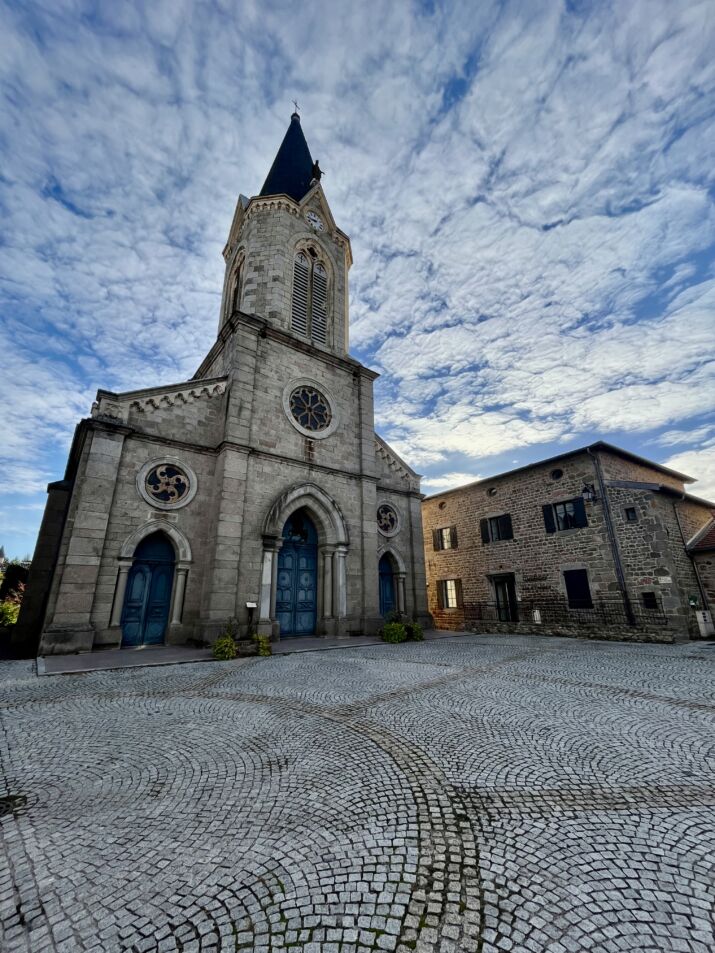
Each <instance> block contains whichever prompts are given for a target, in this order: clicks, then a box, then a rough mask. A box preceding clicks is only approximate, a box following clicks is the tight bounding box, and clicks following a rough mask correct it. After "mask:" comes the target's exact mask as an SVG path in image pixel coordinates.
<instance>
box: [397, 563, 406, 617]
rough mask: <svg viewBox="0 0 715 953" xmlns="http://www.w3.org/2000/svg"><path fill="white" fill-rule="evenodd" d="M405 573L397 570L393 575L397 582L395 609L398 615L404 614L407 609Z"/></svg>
mask: <svg viewBox="0 0 715 953" xmlns="http://www.w3.org/2000/svg"><path fill="white" fill-rule="evenodd" d="M405 575H406V573H404V572H398V573H396V574H395V577H394V578H395V581H396V583H397V611H398V612H399V613H400V615H404V614H405V612H406V611H407V610H406V608H405Z"/></svg>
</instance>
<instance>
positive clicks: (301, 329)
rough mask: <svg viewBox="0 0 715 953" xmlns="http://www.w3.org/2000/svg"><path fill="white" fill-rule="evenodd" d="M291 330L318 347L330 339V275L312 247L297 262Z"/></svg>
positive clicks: (294, 273)
mask: <svg viewBox="0 0 715 953" xmlns="http://www.w3.org/2000/svg"><path fill="white" fill-rule="evenodd" d="M291 328H292V329H293V330H294V331H297V332H298V334H304V335H305V336H306V337H310V338H312V339H313V341H315V343H316V344H326V343H327V339H328V272H327V271H326V269H325V265H323V263H322V262H321V261H320V259H319V258H318V255H317V252H316V251H314V249H312V248H308V249H307V251H299V252H298V254H297V255H296V256H295V259H294V261H293V307H292V311H291Z"/></svg>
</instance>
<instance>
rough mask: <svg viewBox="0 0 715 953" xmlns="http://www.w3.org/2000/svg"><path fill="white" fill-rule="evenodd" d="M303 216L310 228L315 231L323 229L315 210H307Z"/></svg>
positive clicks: (321, 221) (320, 219)
mask: <svg viewBox="0 0 715 953" xmlns="http://www.w3.org/2000/svg"><path fill="white" fill-rule="evenodd" d="M305 218H306V221H307V222H308V224H309V225H310V226H311V228H314V229H315V230H316V232H322V231H323V228H324V227H325V226H324V225H323V220H322V218H321V217H320V216H319V215H316V214H315V212H308V214H307V215H306V216H305Z"/></svg>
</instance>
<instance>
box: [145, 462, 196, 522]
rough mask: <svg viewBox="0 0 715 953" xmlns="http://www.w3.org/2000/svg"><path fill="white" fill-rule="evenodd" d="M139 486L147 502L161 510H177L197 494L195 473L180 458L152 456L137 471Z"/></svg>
mask: <svg viewBox="0 0 715 953" xmlns="http://www.w3.org/2000/svg"><path fill="white" fill-rule="evenodd" d="M137 490H138V491H139V495H140V496H142V497H143V498H144V499H145V500H146V502H147V503H149V504H150V505H151V506H154V507H156V508H157V509H160V510H176V509H180V508H181V507H182V506H186V504H187V503H190V502H191V500H193V498H194V496H195V495H196V490H197V482H196V474H195V473H194V471H193V470H192V469H191V467H189V466H187V465H186V464H185V463H183V462H182V461H180V460H177V459H175V458H169V457H164V458H162V459H161V460H150V461H149V462H148V463H145V464H144V466H143V467H142V468H141V470H140V471H139V473H138V474H137Z"/></svg>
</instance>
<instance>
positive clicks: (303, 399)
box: [290, 386, 333, 433]
mask: <svg viewBox="0 0 715 953" xmlns="http://www.w3.org/2000/svg"><path fill="white" fill-rule="evenodd" d="M290 412H291V413H292V414H293V417H294V419H295V420H296V421H297V422H298V423H299V424H300V426H301V427H303V429H304V430H311V431H313V432H314V433H317V432H319V431H321V430H325V429H327V428H328V427H329V426H330V421H331V420H332V416H333V415H332V413H331V411H330V404H329V403H328V400H327V398H326V397H324V395H323V394H321V393H320V391H319V390H317V389H316V388H315V387H308V386H303V387H296V389H295V390H294V391H293V393H292V394H291V395H290Z"/></svg>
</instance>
